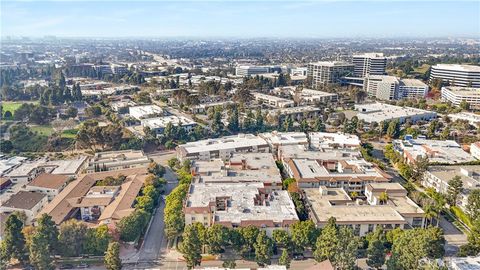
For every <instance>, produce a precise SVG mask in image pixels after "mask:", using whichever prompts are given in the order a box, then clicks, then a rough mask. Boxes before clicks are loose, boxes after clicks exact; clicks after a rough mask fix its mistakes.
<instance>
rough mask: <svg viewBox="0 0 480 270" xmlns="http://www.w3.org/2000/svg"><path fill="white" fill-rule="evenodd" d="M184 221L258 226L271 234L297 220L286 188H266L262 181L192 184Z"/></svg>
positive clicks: (287, 227)
mask: <svg viewBox="0 0 480 270" xmlns="http://www.w3.org/2000/svg"><path fill="white" fill-rule="evenodd" d="M184 212H185V224H187V225H189V224H192V223H194V222H200V223H202V224H204V225H205V226H212V225H213V224H221V225H223V226H225V227H228V228H238V227H247V226H249V225H252V226H255V227H257V228H259V229H262V230H265V231H266V233H267V235H268V236H272V233H273V230H275V229H283V230H288V229H289V227H290V226H291V225H292V224H293V223H294V222H296V221H298V216H297V212H296V210H295V206H294V204H293V202H292V200H291V199H290V197H289V195H288V191H286V190H273V191H267V189H266V188H265V186H264V184H263V183H258V182H257V183H253V182H252V183H222V184H221V185H219V184H216V183H193V184H191V185H190V188H189V191H188V194H187V199H186V202H185V207H184Z"/></svg>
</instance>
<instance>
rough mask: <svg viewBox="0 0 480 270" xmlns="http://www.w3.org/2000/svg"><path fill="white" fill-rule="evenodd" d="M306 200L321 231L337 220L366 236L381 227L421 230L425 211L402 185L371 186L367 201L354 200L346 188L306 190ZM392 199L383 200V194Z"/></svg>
mask: <svg viewBox="0 0 480 270" xmlns="http://www.w3.org/2000/svg"><path fill="white" fill-rule="evenodd" d="M304 193H305V197H306V200H307V205H308V207H309V210H310V214H311V217H312V219H313V221H314V222H315V223H316V225H317V226H318V227H319V228H322V227H324V226H325V225H326V224H327V221H328V219H329V218H331V217H334V218H335V219H336V224H338V225H344V226H350V227H352V229H353V231H354V233H355V235H359V236H365V235H366V234H368V233H370V232H373V231H374V230H375V228H376V227H378V226H381V227H382V228H383V229H384V230H386V231H388V230H392V229H395V228H402V229H408V228H421V227H423V224H424V221H425V217H424V216H425V213H424V211H423V210H422V209H421V208H420V207H419V206H418V205H417V204H415V203H414V202H413V201H412V200H410V199H409V198H408V197H407V191H406V190H405V189H404V188H403V187H402V186H401V185H400V184H398V183H379V184H374V183H371V184H368V185H367V186H366V187H365V189H364V194H365V195H366V200H365V201H363V200H360V199H357V200H354V199H352V198H351V197H350V196H349V195H348V193H347V192H346V191H345V190H344V189H342V188H334V187H324V186H321V187H318V188H305V189H304ZM382 193H386V194H387V195H388V199H387V200H385V201H382V197H381V194H382Z"/></svg>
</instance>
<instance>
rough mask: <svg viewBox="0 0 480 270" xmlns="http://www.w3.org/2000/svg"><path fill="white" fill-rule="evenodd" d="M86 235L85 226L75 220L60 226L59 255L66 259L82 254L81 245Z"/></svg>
mask: <svg viewBox="0 0 480 270" xmlns="http://www.w3.org/2000/svg"><path fill="white" fill-rule="evenodd" d="M86 235H87V225H85V223H84V222H82V221H78V220H76V219H70V220H67V221H65V222H64V223H62V224H61V225H60V232H59V235H58V242H59V246H60V248H61V249H60V250H59V252H60V254H61V255H63V256H66V257H72V256H80V255H81V254H83V247H84V246H83V245H84V242H85V239H86Z"/></svg>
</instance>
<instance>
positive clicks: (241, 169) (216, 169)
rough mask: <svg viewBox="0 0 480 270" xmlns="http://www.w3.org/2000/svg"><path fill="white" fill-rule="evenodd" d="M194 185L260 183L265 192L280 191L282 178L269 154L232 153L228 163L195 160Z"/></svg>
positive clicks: (214, 160) (193, 166)
mask: <svg viewBox="0 0 480 270" xmlns="http://www.w3.org/2000/svg"><path fill="white" fill-rule="evenodd" d="M192 174H193V175H194V181H195V183H212V184H215V183H216V184H217V185H223V184H224V183H250V182H260V183H263V184H264V188H265V189H267V190H269V191H270V190H281V189H282V177H281V175H280V171H279V170H278V167H277V164H275V160H274V159H273V156H272V154H270V153H234V154H232V157H231V158H230V159H229V160H228V161H224V160H221V159H212V160H209V161H203V160H197V161H194V162H193V164H192Z"/></svg>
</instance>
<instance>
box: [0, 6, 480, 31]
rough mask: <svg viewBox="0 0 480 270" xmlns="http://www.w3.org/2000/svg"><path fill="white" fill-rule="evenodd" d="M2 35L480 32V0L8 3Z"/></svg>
mask: <svg viewBox="0 0 480 270" xmlns="http://www.w3.org/2000/svg"><path fill="white" fill-rule="evenodd" d="M1 23H2V27H1V29H2V31H1V32H2V38H5V37H8V36H11V37H23V36H27V37H44V36H56V37H59V38H62V37H68V38H239V39H242V38H305V39H308V38H331V39H336V38H373V39H375V38H422V37H423V38H446V37H454V38H457V37H464V38H478V37H479V36H480V2H479V1H415V2H414V1H338V0H337V1H335V0H334V1H295V2H294V1H227V2H221V1H178V2H170V1H141V2H130V1H86V2H80V1H2V6H1Z"/></svg>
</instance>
